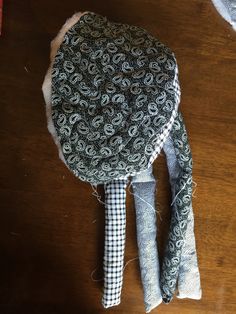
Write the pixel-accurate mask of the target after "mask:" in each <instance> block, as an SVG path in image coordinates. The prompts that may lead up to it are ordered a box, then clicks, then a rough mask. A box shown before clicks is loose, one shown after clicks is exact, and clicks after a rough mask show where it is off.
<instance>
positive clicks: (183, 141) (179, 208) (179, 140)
mask: <svg viewBox="0 0 236 314" xmlns="http://www.w3.org/2000/svg"><path fill="white" fill-rule="evenodd" d="M170 139H171V141H172V143H173V147H174V150H175V155H176V159H177V162H178V165H179V173H178V176H177V177H176V178H172V180H174V186H175V188H174V193H175V194H174V195H173V201H172V204H173V206H172V212H171V221H170V231H169V236H168V240H167V244H166V250H165V255H164V259H163V265H162V272H161V289H162V296H163V301H164V302H165V303H169V302H170V301H171V300H172V298H173V295H174V293H175V289H176V283H177V278H178V274H179V267H180V261H181V253H182V248H183V245H184V243H185V234H186V230H187V225H188V216H189V212H190V210H191V204H192V155H191V151H190V146H189V144H188V138H187V133H186V129H185V126H184V122H183V118H182V115H181V114H180V113H178V115H177V117H176V119H175V122H174V124H173V127H172V130H171V132H170Z"/></svg>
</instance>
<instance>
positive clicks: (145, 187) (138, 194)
mask: <svg viewBox="0 0 236 314" xmlns="http://www.w3.org/2000/svg"><path fill="white" fill-rule="evenodd" d="M132 187H133V191H134V202H135V211H136V228H137V242H138V249H139V265H140V271H141V278H142V285H143V292H144V304H145V310H146V313H149V312H150V311H151V310H152V309H153V308H155V307H156V306H158V305H159V304H160V303H161V302H162V295H161V289H160V283H159V282H160V266H159V258H158V248H157V241H156V238H157V227H156V211H155V194H156V193H155V191H156V180H155V178H154V176H153V174H152V166H151V167H150V168H148V169H147V170H146V171H143V172H142V173H140V174H138V175H136V176H134V177H133V178H132Z"/></svg>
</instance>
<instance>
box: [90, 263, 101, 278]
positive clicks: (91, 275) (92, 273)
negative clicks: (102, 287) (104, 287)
mask: <svg viewBox="0 0 236 314" xmlns="http://www.w3.org/2000/svg"><path fill="white" fill-rule="evenodd" d="M98 267H99V266H97V267H96V268H95V269H94V270H93V271H92V272H91V274H90V277H91V279H92V281H102V280H103V278H101V279H94V278H93V275H94V273H95V272H96V270H97V269H98Z"/></svg>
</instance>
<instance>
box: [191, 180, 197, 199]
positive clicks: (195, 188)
mask: <svg viewBox="0 0 236 314" xmlns="http://www.w3.org/2000/svg"><path fill="white" fill-rule="evenodd" d="M193 184H194V190H193V193H192V197H194V198H195V197H196V196H195V195H194V194H195V192H196V190H197V183H196V182H195V181H193Z"/></svg>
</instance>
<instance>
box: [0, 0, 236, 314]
mask: <svg viewBox="0 0 236 314" xmlns="http://www.w3.org/2000/svg"><path fill="white" fill-rule="evenodd" d="M80 10H82V11H83V10H90V11H94V12H97V13H101V14H103V15H107V16H108V17H109V18H110V19H111V20H114V21H119V22H126V23H129V24H135V25H139V26H142V27H144V28H146V29H147V30H149V31H150V32H151V33H153V34H154V35H156V36H157V37H158V38H159V39H160V40H161V41H163V42H164V43H166V44H167V45H168V46H170V47H171V49H172V50H173V51H174V52H175V54H176V56H177V59H178V64H179V70H180V82H181V86H182V101H181V109H182V112H183V115H184V118H185V122H186V125H187V130H188V134H189V138H190V143H191V147H192V153H193V158H194V181H195V182H196V183H197V187H196V191H195V193H194V196H195V197H194V199H193V205H194V213H195V234H196V242H197V250H198V260H199V267H200V272H201V282H202V290H203V297H202V300H200V301H194V300H190V299H184V300H179V299H176V298H175V299H174V300H173V301H172V302H171V303H170V304H169V305H165V304H162V305H160V306H159V307H158V308H157V309H155V310H154V311H153V313H171V314H175V313H181V314H185V313H191V314H202V313H220V314H224V313H227V314H228V313H232V314H233V313H235V312H236V301H235V298H236V292H235V287H236V279H235V278H236V265H235V259H236V251H235V240H236V239H235V230H236V215H235V194H236V189H235V139H236V138H235V133H236V127H235V126H236V124H235V116H236V108H235V105H236V104H235V98H236V97H235V92H236V89H235V87H236V86H235V81H236V42H235V39H236V33H235V32H234V31H233V30H232V29H231V27H230V26H229V25H228V24H227V23H226V22H225V21H224V20H223V19H221V17H220V16H219V15H218V13H217V12H216V11H215V9H214V7H213V5H212V3H211V1H210V0H209V1H207V0H205V1H204V0H192V1H189V0H176V1H170V0H159V1H158V0H136V1H135V0H109V1H108V0H107V1H99V0H96V1H95V0H94V1H92V0H80V1H72V0H71V1H55V0H51V1H46V0H40V1H39V0H38V1H30V0H25V1H17V0H8V1H5V2H4V10H3V22H4V23H3V31H2V32H3V34H2V36H1V37H0V82H1V83H0V86H1V93H0V95H1V96H0V105H1V106H0V108H1V115H0V123H1V129H0V138H1V154H0V177H1V181H0V195H1V200H0V207H1V219H0V233H1V235H0V253H1V257H0V313H1V314H8V313H14V314H15V313H17V314H18V313H24V314H28V313H29V314H34V313H37V314H39V313H40V314H54V313H63V314H72V313H73V314H74V313H76V314H78V313H127V314H128V313H129V314H130V313H135V314H138V313H144V305H143V295H142V287H141V282H140V272H139V265H138V261H137V260H134V261H132V262H131V263H129V264H128V265H127V267H126V269H125V272H124V288H123V294H122V303H121V304H120V305H119V306H118V307H114V308H112V309H110V310H107V311H105V310H104V309H103V308H102V306H101V295H102V281H93V280H92V279H91V273H92V272H93V270H94V269H96V268H97V270H96V272H94V273H93V278H94V279H101V278H102V256H103V237H104V231H103V229H104V208H103V205H101V204H99V203H98V201H97V199H96V198H95V197H94V196H92V189H91V187H90V185H89V184H86V183H83V182H80V181H79V180H77V179H76V178H75V177H74V176H73V175H72V174H71V173H70V172H69V171H68V170H67V168H66V167H65V166H64V165H63V163H62V162H61V161H60V160H59V158H58V152H57V148H56V146H55V145H54V143H53V141H52V139H51V137H50V134H49V133H48V131H47V125H46V117H45V108H44V101H43V96H42V92H41V85H42V82H43V78H44V74H45V72H46V69H47V66H48V63H49V44H50V40H51V39H52V38H53V37H54V36H55V35H56V33H57V31H58V30H59V29H60V27H61V26H62V24H63V23H64V22H65V20H66V18H68V17H70V16H71V15H72V14H73V13H74V12H75V11H80ZM154 171H155V175H156V176H157V178H158V180H159V187H158V194H157V203H158V209H159V211H160V216H161V219H162V220H161V219H160V217H159V222H158V224H159V228H160V230H159V233H160V237H159V246H160V252H163V247H164V239H165V235H166V232H167V229H168V221H169V211H170V206H169V205H170V188H169V185H168V175H167V170H166V166H165V160H164V156H161V157H160V158H158V160H156V161H155V164H154ZM99 192H100V193H101V194H102V193H103V191H102V189H100V190H99ZM127 195H128V196H127V244H126V257H125V259H126V261H128V260H130V259H133V258H135V257H136V256H137V245H136V240H135V236H136V235H135V216H134V206H133V199H132V195H131V194H129V193H127Z"/></svg>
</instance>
